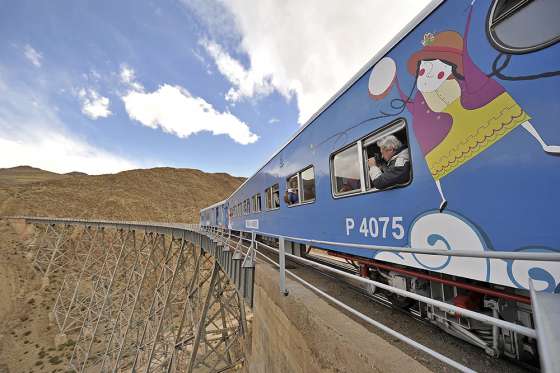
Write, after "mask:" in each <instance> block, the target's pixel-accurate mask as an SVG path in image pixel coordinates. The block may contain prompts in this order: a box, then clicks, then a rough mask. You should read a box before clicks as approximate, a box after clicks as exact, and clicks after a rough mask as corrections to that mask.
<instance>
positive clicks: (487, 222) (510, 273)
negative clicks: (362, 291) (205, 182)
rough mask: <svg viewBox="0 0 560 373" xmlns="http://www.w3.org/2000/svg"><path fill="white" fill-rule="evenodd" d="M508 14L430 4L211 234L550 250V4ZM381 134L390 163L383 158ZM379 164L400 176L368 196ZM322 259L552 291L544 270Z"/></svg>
mask: <svg viewBox="0 0 560 373" xmlns="http://www.w3.org/2000/svg"><path fill="white" fill-rule="evenodd" d="M506 3H507V2H503V1H495V0H494V1H490V0H488V1H482V0H478V1H476V2H473V1H470V0H469V1H460V0H457V1H446V2H443V3H442V4H441V5H439V6H438V7H437V9H435V10H434V11H433V12H432V13H431V14H430V15H429V16H428V17H427V18H425V19H424V20H423V21H422V22H420V23H419V24H417V25H416V26H415V27H414V28H412V29H411V30H409V31H410V32H409V33H408V34H406V35H403V38H402V39H401V40H400V41H399V42H398V43H397V44H396V45H394V46H393V47H392V48H390V49H387V50H386V51H385V53H384V55H382V56H379V59H378V60H377V61H376V62H375V63H374V65H373V66H372V67H371V68H370V69H369V70H366V71H365V73H364V74H363V75H361V76H359V77H357V78H356V80H355V81H353V83H352V84H351V86H349V87H348V89H347V90H345V91H344V92H342V93H341V95H340V96H338V97H337V98H336V99H334V100H333V101H332V102H331V103H329V105H328V106H327V107H326V108H325V110H323V111H322V112H321V113H320V114H319V115H317V116H316V117H314V118H313V120H312V121H311V122H310V123H309V124H308V125H307V126H306V127H305V128H304V129H303V130H302V131H301V132H300V133H298V134H297V136H295V137H294V138H293V139H292V140H291V141H290V142H289V143H288V144H287V145H286V146H284V147H283V148H282V149H281V150H280V151H279V152H278V153H276V154H275V155H274V156H273V157H272V158H271V159H270V160H269V161H268V162H267V163H266V164H265V165H264V166H263V167H262V168H261V169H260V170H258V171H257V173H256V174H255V175H253V176H252V177H251V178H250V179H249V180H247V182H246V183H245V184H244V185H243V186H242V187H241V188H240V189H238V190H237V191H236V192H235V193H234V194H233V195H232V196H231V197H230V198H228V200H227V201H224V203H223V204H222V207H217V208H223V209H225V210H224V211H223V213H220V216H221V217H222V218H221V220H220V223H219V224H221V225H222V226H224V227H230V228H232V229H239V230H242V229H243V230H245V229H254V230H256V229H257V228H250V227H256V226H258V230H259V231H260V232H266V233H270V234H281V235H286V236H291V237H304V238H314V239H322V240H324V241H331V242H350V243H360V244H370V245H377V246H389V247H413V248H432V249H433V248H436V249H441V250H473V251H477V252H480V251H539V252H551V251H556V252H558V251H560V236H559V233H558V228H559V225H558V211H559V209H560V193H558V192H557V190H558V185H560V146H559V145H560V105H559V104H558V103H559V102H560V93H559V91H558V87H559V86H560V85H559V83H560V58H559V57H558V56H559V53H560V44H558V43H557V42H558V41H559V40H560V26H558V25H559V23H558V22H557V21H556V20H557V18H558V17H557V16H558V13H559V12H560V6H559V5H557V4H558V3H557V2H555V1H551V0H543V1H529V2H516V4H517V3H519V4H521V5H519V6H517V8H515V9H514V10H515V12H514V11H513V10H511V9H510V11H509V13H508V18H507V22H504V19H506V18H504V15H503V13H501V14H498V13H499V12H498V10H500V6H508V5H507V4H506ZM504 4H506V5H504ZM508 4H509V3H508ZM512 9H513V8H512ZM511 14H513V15H511ZM555 14H556V15H555ZM537 21H538V23H537ZM531 22H533V24H531ZM528 25H529V26H528ZM537 26H538V27H537ZM508 38H509V39H508ZM364 47H366V48H371V46H364ZM389 136H393V137H395V138H396V140H397V141H394V140H395V139H392V140H391V141H392V142H393V143H395V144H398V146H397V148H398V149H396V150H398V151H396V152H395V153H398V154H393V155H390V156H385V158H387V159H384V158H383V157H384V155H383V154H379V153H380V151H381V150H382V149H381V148H382V146H380V144H382V143H383V140H384V139H386V138H387V137H389ZM405 155H406V156H405ZM378 162H379V163H382V162H384V163H385V164H387V163H390V162H393V163H392V164H393V165H394V166H396V167H403V166H404V165H407V166H408V167H409V170H410V172H409V174H408V175H407V177H406V178H405V179H401V180H400V181H399V183H398V184H395V185H390V186H388V187H387V185H386V184H383V185H381V184H375V182H374V181H375V180H373V179H374V176H379V172H380V171H379V170H375V169H374V167H375V166H376V165H377V163H378ZM306 170H310V171H309V174H310V175H311V176H309V177H307V179H306V180H307V183H308V184H309V180H311V181H312V183H313V187H314V189H313V196H312V198H310V199H308V200H306V199H305V198H306V194H307V191H306V190H304V188H303V186H302V185H301V184H302V183H303V182H304V179H303V177H302V176H301V175H304V173H306V172H307V171H306ZM373 171H375V172H373ZM294 180H296V181H294ZM297 180H299V183H300V184H299V191H298V181H297ZM376 185H381V186H379V187H377V186H376ZM282 196H283V197H284V198H282ZM261 200H262V208H261ZM257 201H258V203H257ZM256 204H258V206H259V207H258V208H256V209H254V208H253V205H256ZM329 249H331V250H336V251H339V252H341V253H345V254H350V255H355V256H362V257H368V258H375V259H379V260H383V261H386V262H392V263H397V264H402V265H406V266H409V267H415V268H421V269H425V270H429V271H433V272H441V273H446V274H449V275H454V276H459V277H463V278H470V279H474V280H478V281H483V282H488V283H493V284H499V285H504V286H509V287H514V288H522V289H527V288H528V286H529V285H528V284H529V279H533V280H534V283H535V287H536V288H537V290H546V291H549V292H554V291H556V292H558V291H560V266H559V265H558V263H553V262H527V261H521V260H516V261H510V260H501V259H483V258H462V257H447V256H443V257H439V256H438V257H436V256H429V255H423V254H416V255H412V254H407V253H398V254H395V253H390V252H379V251H375V250H361V249H357V248H351V247H340V246H337V247H329Z"/></svg>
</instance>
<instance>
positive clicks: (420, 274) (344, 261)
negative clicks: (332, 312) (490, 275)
mask: <svg viewBox="0 0 560 373" xmlns="http://www.w3.org/2000/svg"><path fill="white" fill-rule="evenodd" d="M257 239H258V240H260V241H263V243H266V244H268V245H270V246H277V241H276V240H275V239H274V238H269V237H258V238H257ZM286 252H287V253H289V254H292V255H296V256H303V257H306V258H307V259H312V260H319V261H321V259H324V258H331V260H330V261H329V264H331V265H333V266H335V267H336V266H337V265H336V264H337V263H339V264H341V265H346V267H347V268H348V267H349V266H351V267H352V268H353V269H354V271H355V273H356V274H358V275H360V276H361V277H367V278H369V279H371V280H374V281H377V282H381V283H384V284H387V285H389V286H392V287H395V288H398V289H401V290H406V291H409V292H412V293H416V294H419V295H422V296H425V297H428V298H432V299H434V300H438V301H442V302H445V303H448V304H451V305H454V306H457V307H461V308H465V309H468V310H471V311H475V312H478V313H482V314H486V315H488V316H492V317H494V318H499V319H501V320H504V321H509V322H511V323H516V324H518V325H523V326H526V327H528V328H534V327H535V325H534V321H533V315H532V308H531V299H530V297H529V292H528V291H526V290H521V289H512V288H507V287H504V286H498V285H492V284H488V283H484V282H480V281H475V280H470V279H464V278H461V277H456V276H450V275H446V274H442V273H437V272H430V271H426V270H420V269H416V268H410V267H406V266H402V265H397V264H392V263H387V262H381V261H378V260H374V259H368V258H363V257H357V256H353V255H349V254H344V253H340V252H335V251H330V250H325V249H321V248H319V247H310V246H309V245H304V244H299V243H295V242H286ZM317 253H320V254H319V255H317ZM323 262H324V261H323ZM366 291H367V293H368V294H369V295H370V296H376V297H382V298H384V299H386V300H387V301H388V302H390V303H391V306H392V307H395V308H398V309H401V310H404V311H408V312H410V313H411V314H413V315H414V316H415V317H416V318H420V319H422V320H425V321H427V322H429V323H431V324H433V325H435V326H437V327H439V328H441V329H442V330H444V331H445V332H447V333H449V334H451V335H453V336H455V337H457V338H459V339H461V340H464V341H465V342H467V343H470V344H473V345H475V346H478V347H480V348H482V349H483V350H484V351H485V352H486V353H487V354H488V355H489V356H492V357H496V358H498V357H505V358H507V359H511V360H514V361H517V362H519V363H521V364H523V365H525V366H527V367H533V368H538V367H539V356H538V348H537V341H536V340H535V339H533V338H529V337H527V336H524V335H521V334H518V333H515V332H513V331H510V330H507V329H503V328H500V327H497V326H492V325H488V324H486V323H483V322H481V321H478V320H474V319H472V318H468V317H465V316H464V315H461V314H458V313H456V312H455V313H453V312H449V311H446V310H442V309H440V308H438V307H436V306H433V305H430V304H426V303H423V302H419V301H417V300H414V299H411V298H407V297H403V296H400V295H397V294H395V293H392V292H389V291H386V290H384V289H380V288H377V287H375V286H373V285H371V286H369V287H368V288H367V289H366Z"/></svg>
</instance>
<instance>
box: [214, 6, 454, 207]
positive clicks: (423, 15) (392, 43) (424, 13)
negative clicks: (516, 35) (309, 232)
mask: <svg viewBox="0 0 560 373" xmlns="http://www.w3.org/2000/svg"><path fill="white" fill-rule="evenodd" d="M444 1H445V0H431V1H430V2H429V3H428V5H426V6H425V7H424V9H422V10H421V11H420V13H418V14H417V15H416V16H415V17H414V18H413V19H412V20H411V21H410V22H409V23H407V24H406V26H404V27H403V28H402V30H401V31H400V32H399V33H397V34H396V35H395V36H394V37H393V38H392V39H391V40H390V41H389V42H388V43H387V44H385V46H384V47H383V48H381V49H380V50H379V51H378V52H377V53H376V54H375V55H374V56H373V57H372V58H371V59H370V60H369V61H368V62H367V63H366V64H365V65H364V66H363V67H362V68H361V69H360V70H359V71H358V72H357V73H356V74H354V76H353V77H352V78H351V79H350V80H349V81H348V82H347V83H346V84H345V85H344V86H342V88H340V89H339V90H338V91H337V92H336V93H335V94H334V95H333V96H332V97H331V98H330V99H329V100H328V101H327V102H326V103H325V104H324V105H323V106H321V107H320V108H319V110H317V111H316V112H315V114H313V115H312V116H311V117H310V118H309V119H308V120H307V122H305V124H304V125H303V126H301V127H300V128H299V129H298V130H297V131H296V132H295V133H294V134H293V135H292V137H290V139H289V140H288V141H287V142H286V143H285V144H284V145H282V146H281V147H280V148H279V149H278V150H276V151H275V152H274V153H273V154H272V155H271V156H270V157H269V158H268V159H267V160H266V162H264V164H263V165H262V166H261V167H260V168H259V169H258V170H257V171H256V172H255V173H253V175H251V177H249V178H247V180H245V181H244V182H243V184H241V185H240V186H239V187H238V188H237V189H236V190H235V191H234V192H233V193H231V195H230V197H231V196H233V195H234V194H235V193H237V192H238V191H239V190H241V188H243V187H244V186H245V184H247V183H248V182H249V181H250V180H251V179H252V178H253V177H254V176H255V175H256V174H258V173H259V171H261V170H262V169H263V168H264V167H265V166H266V165H267V164H268V163H269V162H270V161H272V160H273V159H274V157H276V156H277V155H278V154H279V153H280V152H281V151H282V150H283V149H284V148H285V147H286V146H288V145H289V144H290V143H291V142H292V141H294V139H295V138H296V137H298V136H299V134H300V133H302V132H303V131H304V130H305V129H306V128H307V127H308V126H309V125H310V124H311V123H313V121H315V119H317V118H318V117H319V116H320V115H321V114H322V113H323V112H324V111H325V110H327V109H328V108H329V106H331V105H332V104H333V103H334V102H335V101H336V100H337V99H338V98H339V97H340V96H342V95H343V94H344V93H345V92H346V91H347V90H348V89H349V88H350V87H352V85H353V84H354V83H355V82H356V81H357V80H358V79H360V78H361V77H362V76H363V75H364V74H365V73H366V72H367V71H368V70H369V69H371V68H372V67H373V65H375V64H376V63H377V61H379V60H380V59H381V58H383V57H384V56H385V55H386V54H387V53H388V52H389V51H390V50H391V49H393V47H394V46H396V45H397V44H398V43H399V42H400V41H401V40H402V39H404V37H405V36H406V35H408V33H409V32H411V31H412V30H414V28H415V27H416V26H418V25H419V24H420V23H421V22H422V21H423V20H424V19H425V18H426V17H427V16H429V15H430V14H431V13H432V12H433V11H434V10H435V9H436V8H437V7H438V6H439V5H440V4H442V3H443V2H444ZM224 201H225V200H224ZM224 201H222V202H224ZM220 203H221V202H219V203H217V204H214V205H212V206H216V205H218V204H220ZM212 206H210V207H212ZM210 207H208V208H210Z"/></svg>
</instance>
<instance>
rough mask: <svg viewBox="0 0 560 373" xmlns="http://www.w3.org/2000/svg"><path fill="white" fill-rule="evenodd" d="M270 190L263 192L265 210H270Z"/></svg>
mask: <svg viewBox="0 0 560 373" xmlns="http://www.w3.org/2000/svg"><path fill="white" fill-rule="evenodd" d="M270 189H271V188H266V189H265V190H264V207H265V208H266V209H267V210H270V209H271V208H272V193H271V192H270Z"/></svg>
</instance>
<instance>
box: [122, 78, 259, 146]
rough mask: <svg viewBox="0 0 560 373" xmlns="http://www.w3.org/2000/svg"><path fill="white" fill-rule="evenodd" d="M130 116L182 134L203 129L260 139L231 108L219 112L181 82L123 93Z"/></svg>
mask: <svg viewBox="0 0 560 373" xmlns="http://www.w3.org/2000/svg"><path fill="white" fill-rule="evenodd" d="M122 99H123V101H124V104H125V108H126V111H127V113H128V115H129V116H130V118H132V119H135V120H137V121H138V122H140V123H142V124H143V125H145V126H147V127H150V128H158V127H159V128H161V129H162V130H163V131H165V132H167V133H171V134H173V135H176V136H178V137H181V138H186V137H189V136H190V135H192V134H195V133H198V132H200V131H210V132H212V134H214V135H228V136H229V137H231V138H232V139H233V140H234V141H236V142H238V143H240V144H244V145H246V144H250V143H253V142H255V141H257V139H258V136H257V135H256V134H254V133H252V132H251V130H250V129H249V126H247V124H245V123H244V122H242V121H240V120H239V119H238V118H237V117H236V116H234V115H233V114H231V113H229V112H224V113H222V112H219V111H217V110H216V109H214V107H213V106H212V105H211V104H209V103H208V102H206V101H205V100H204V99H202V98H200V97H193V96H192V95H191V94H190V93H189V92H188V91H187V90H186V89H184V88H182V87H180V86H172V85H168V84H164V85H162V86H160V87H159V88H158V90H157V91H154V92H152V93H145V92H142V91H130V92H128V93H127V94H126V95H124V96H123V97H122Z"/></svg>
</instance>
